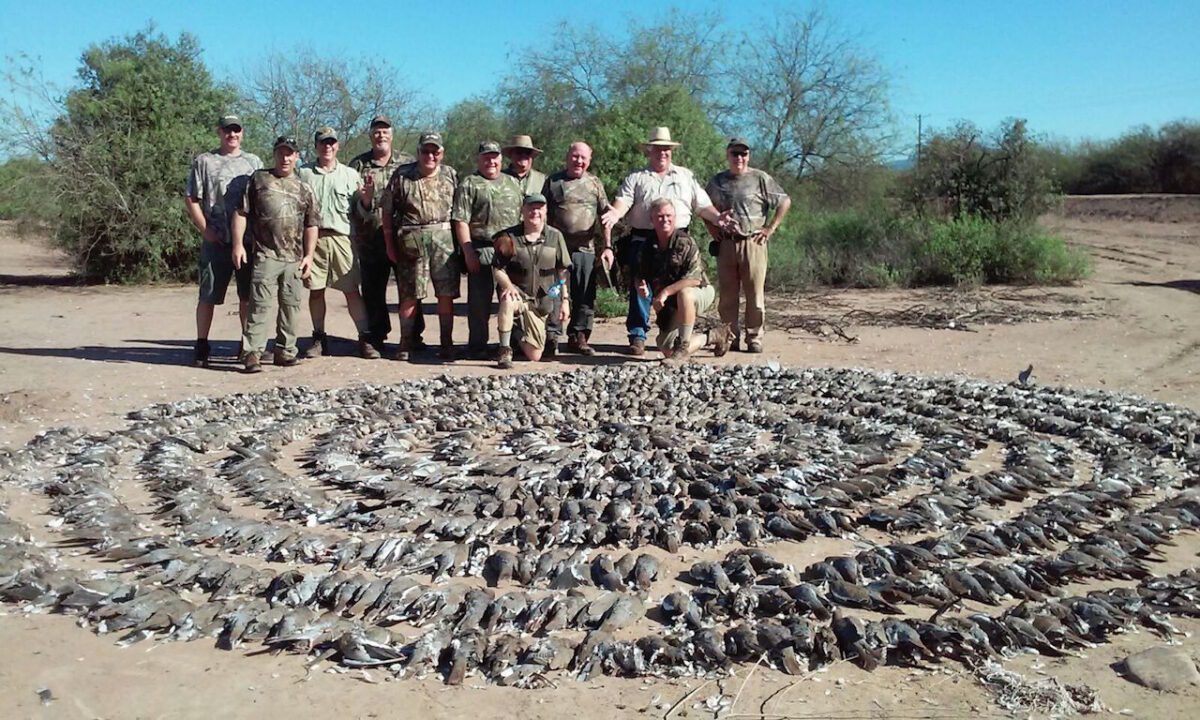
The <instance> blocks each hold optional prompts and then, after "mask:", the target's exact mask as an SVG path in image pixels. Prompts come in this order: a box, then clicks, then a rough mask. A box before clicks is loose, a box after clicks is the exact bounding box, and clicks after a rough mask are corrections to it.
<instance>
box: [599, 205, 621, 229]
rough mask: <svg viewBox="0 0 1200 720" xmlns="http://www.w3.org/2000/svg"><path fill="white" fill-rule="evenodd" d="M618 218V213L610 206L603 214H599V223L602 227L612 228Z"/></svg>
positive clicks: (619, 217)
mask: <svg viewBox="0 0 1200 720" xmlns="http://www.w3.org/2000/svg"><path fill="white" fill-rule="evenodd" d="M620 219H621V216H620V214H618V213H617V211H616V210H615V209H613V208H611V207H610V208H609V209H607V210H605V211H604V214H603V215H601V216H600V224H601V225H603V226H604V227H606V228H608V229H609V230H612V229H613V226H614V225H616V224H617V221H618V220H620Z"/></svg>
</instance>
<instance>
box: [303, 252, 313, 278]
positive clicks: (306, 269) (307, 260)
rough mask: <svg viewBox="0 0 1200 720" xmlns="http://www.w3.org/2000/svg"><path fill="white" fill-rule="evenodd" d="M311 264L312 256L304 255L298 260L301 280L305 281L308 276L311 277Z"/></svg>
mask: <svg viewBox="0 0 1200 720" xmlns="http://www.w3.org/2000/svg"><path fill="white" fill-rule="evenodd" d="M312 263H313V257H312V255H305V256H304V257H302V258H300V279H301V280H307V279H308V277H309V276H310V275H312Z"/></svg>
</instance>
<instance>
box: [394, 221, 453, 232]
mask: <svg viewBox="0 0 1200 720" xmlns="http://www.w3.org/2000/svg"><path fill="white" fill-rule="evenodd" d="M449 229H450V221H449V220H447V221H445V222H431V223H421V224H420V225H401V226H400V230H401V231H404V230H449Z"/></svg>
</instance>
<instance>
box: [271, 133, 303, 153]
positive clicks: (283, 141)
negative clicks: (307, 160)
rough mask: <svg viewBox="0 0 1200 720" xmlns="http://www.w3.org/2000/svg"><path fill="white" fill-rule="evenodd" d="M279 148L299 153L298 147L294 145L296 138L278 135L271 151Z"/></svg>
mask: <svg viewBox="0 0 1200 720" xmlns="http://www.w3.org/2000/svg"><path fill="white" fill-rule="evenodd" d="M281 147H288V148H291V149H292V150H295V151H296V152H299V151H300V146H299V145H298V144H297V143H296V138H294V137H292V136H290V135H280V136H279V137H277V138H275V145H274V147H272V150H278V149H279V148H281Z"/></svg>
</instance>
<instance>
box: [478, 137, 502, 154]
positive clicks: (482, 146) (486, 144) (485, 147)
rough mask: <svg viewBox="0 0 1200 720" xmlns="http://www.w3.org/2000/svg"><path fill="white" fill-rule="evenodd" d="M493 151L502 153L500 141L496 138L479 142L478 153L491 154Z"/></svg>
mask: <svg viewBox="0 0 1200 720" xmlns="http://www.w3.org/2000/svg"><path fill="white" fill-rule="evenodd" d="M492 153H496V154H497V155H499V154H500V143H498V142H496V141H495V140H484V141H483V142H481V143H479V152H477V153H476V155H490V154H492Z"/></svg>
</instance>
